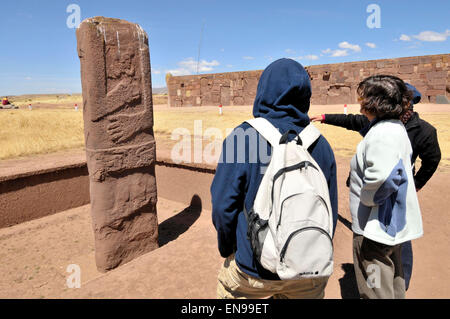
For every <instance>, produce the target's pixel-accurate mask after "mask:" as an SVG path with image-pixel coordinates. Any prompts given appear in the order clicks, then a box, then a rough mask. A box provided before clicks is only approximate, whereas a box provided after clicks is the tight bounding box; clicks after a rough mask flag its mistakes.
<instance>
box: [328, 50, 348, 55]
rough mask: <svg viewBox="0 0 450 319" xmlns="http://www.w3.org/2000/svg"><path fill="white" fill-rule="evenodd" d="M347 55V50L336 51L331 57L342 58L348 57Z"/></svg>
mask: <svg viewBox="0 0 450 319" xmlns="http://www.w3.org/2000/svg"><path fill="white" fill-rule="evenodd" d="M347 55H348V51H347V50H334V51H333V54H332V55H331V56H332V57H340V56H347Z"/></svg>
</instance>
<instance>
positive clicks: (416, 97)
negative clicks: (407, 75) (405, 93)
mask: <svg viewBox="0 0 450 319" xmlns="http://www.w3.org/2000/svg"><path fill="white" fill-rule="evenodd" d="M405 84H406V87H407V88H408V90H410V91H411V92H412V93H413V98H412V101H411V104H417V103H419V102H420V100H421V99H422V94H420V92H419V91H417V89H416V88H415V87H414V86H412V85H411V84H409V83H405Z"/></svg>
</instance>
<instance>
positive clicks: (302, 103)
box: [211, 59, 338, 298]
mask: <svg viewBox="0 0 450 319" xmlns="http://www.w3.org/2000/svg"><path fill="white" fill-rule="evenodd" d="M310 98H311V82H310V79H309V76H308V73H307V72H306V70H305V69H304V68H303V66H302V65H301V64H299V63H298V62H296V61H294V60H291V59H279V60H277V61H275V62H273V63H271V64H270V65H269V66H268V67H267V68H266V69H265V70H264V72H263V73H262V75H261V78H260V80H259V83H258V89H257V94H256V98H255V102H254V106H253V116H254V117H255V118H258V117H263V118H265V119H267V120H268V121H269V122H270V123H271V124H272V125H274V126H275V127H276V128H278V129H279V131H280V133H281V134H284V133H286V132H288V131H291V130H292V133H289V139H293V138H294V137H295V136H296V134H299V133H300V132H301V131H302V130H303V128H304V127H306V126H307V125H308V124H309V123H310V120H309V117H308V114H307V113H308V110H309V107H310ZM294 131H295V132H296V134H294V133H293V132H294ZM254 135H256V136H257V137H258V138H257V139H256V142H254V141H253V142H251V141H250V138H249V137H250V136H254ZM242 136H243V139H242ZM240 138H241V139H240ZM239 140H241V141H244V142H243V143H237V142H238V141H239ZM309 152H310V153H311V155H312V157H313V158H314V159H315V160H316V162H317V163H318V164H319V166H320V168H321V169H322V172H323V173H324V175H325V177H326V180H327V182H328V187H329V194H330V200H331V205H332V211H333V224H334V225H333V226H334V227H333V234H334V231H335V228H336V222H337V216H338V210H337V209H338V200H337V198H338V197H337V194H338V192H337V182H336V162H335V158H334V154H333V151H332V149H331V147H330V145H329V144H328V142H327V140H326V139H325V138H324V137H323V136H321V137H320V138H319V139H318V140H317V141H316V142H315V143H314V144H313V145H311V147H310V148H309ZM265 155H267V156H265ZM270 155H271V146H270V144H269V143H268V142H267V141H265V140H264V139H263V138H262V137H261V136H259V133H258V132H257V131H256V130H254V129H253V127H251V126H250V125H249V124H248V123H246V122H244V123H242V124H241V125H239V126H238V127H236V128H235V129H234V131H233V132H232V133H231V134H230V135H229V136H228V137H227V138H226V139H225V141H224V142H223V148H222V154H221V157H220V160H219V163H218V165H217V170H216V174H215V176H214V180H213V182H212V185H211V198H212V220H213V224H214V226H215V228H216V230H217V240H218V248H219V252H220V255H221V256H222V257H223V258H226V260H225V262H224V264H223V266H222V268H221V270H220V273H219V276H218V286H217V295H218V297H219V298H266V297H274V298H323V296H324V290H325V286H326V284H327V279H318V278H312V279H302V280H289V281H283V280H280V278H279V277H278V276H277V275H276V274H274V273H271V272H269V271H267V270H265V269H264V268H263V267H262V266H261V265H260V264H259V263H258V262H257V261H256V260H255V258H254V257H253V252H252V249H251V247H250V242H249V240H248V239H247V221H246V218H245V216H244V213H243V209H244V205H245V207H246V209H247V210H249V209H250V208H251V207H252V206H253V202H254V200H255V197H256V193H257V191H258V187H259V185H260V183H261V180H262V178H263V175H264V168H265V167H267V165H268V164H269V162H270ZM252 159H255V160H252Z"/></svg>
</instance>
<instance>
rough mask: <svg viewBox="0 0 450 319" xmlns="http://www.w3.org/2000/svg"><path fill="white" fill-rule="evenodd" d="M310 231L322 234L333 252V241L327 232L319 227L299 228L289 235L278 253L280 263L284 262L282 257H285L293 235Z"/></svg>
mask: <svg viewBox="0 0 450 319" xmlns="http://www.w3.org/2000/svg"><path fill="white" fill-rule="evenodd" d="M310 229H317V230H318V231H320V232H321V233H324V234H325V235H326V236H327V237H328V239H329V240H330V243H331V249H332V250H333V251H334V247H333V239H331V236H330V234H328V232H326V231H325V230H324V229H322V228H320V227H314V226H309V227H304V228H300V229H297V230H296V231H294V232H293V233H291V234H290V235H289V237H288V239H287V240H286V242H285V243H284V246H283V249H281V252H280V262H283V260H284V256H285V255H286V250H287V248H288V246H289V242H290V241H291V239H292V237H294V236H295V235H297V234H298V233H301V232H303V231H306V230H310Z"/></svg>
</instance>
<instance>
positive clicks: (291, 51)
mask: <svg viewBox="0 0 450 319" xmlns="http://www.w3.org/2000/svg"><path fill="white" fill-rule="evenodd" d="M284 52H286V53H287V54H294V53H295V51H294V50H292V49H286V50H284Z"/></svg>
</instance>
